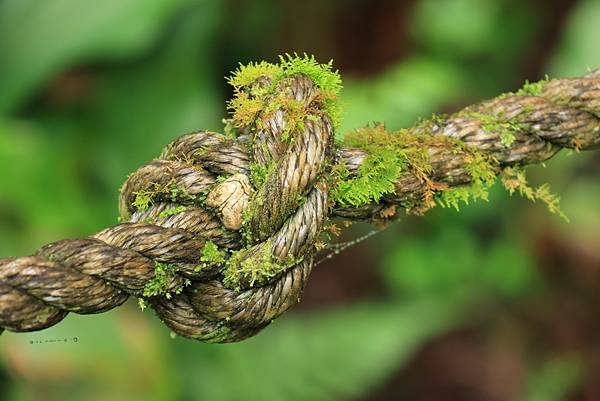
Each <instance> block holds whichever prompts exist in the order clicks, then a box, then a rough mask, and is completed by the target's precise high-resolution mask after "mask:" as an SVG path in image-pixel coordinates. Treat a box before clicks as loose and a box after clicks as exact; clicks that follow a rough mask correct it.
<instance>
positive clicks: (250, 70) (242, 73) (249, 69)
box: [227, 61, 283, 92]
mask: <svg viewBox="0 0 600 401" xmlns="http://www.w3.org/2000/svg"><path fill="white" fill-rule="evenodd" d="M282 74H283V69H282V68H281V67H280V66H278V65H275V64H271V63H268V62H266V61H261V62H258V63H254V62H250V63H248V64H246V65H244V64H241V63H240V66H239V67H238V69H237V70H235V71H234V72H232V73H231V76H230V77H228V78H227V82H228V83H229V84H230V85H231V86H233V89H234V90H235V91H236V92H239V91H241V90H242V89H243V88H245V87H247V86H249V85H250V84H252V83H253V82H255V81H256V80H257V79H259V78H261V77H268V78H271V79H275V78H277V77H279V76H281V75H282Z"/></svg>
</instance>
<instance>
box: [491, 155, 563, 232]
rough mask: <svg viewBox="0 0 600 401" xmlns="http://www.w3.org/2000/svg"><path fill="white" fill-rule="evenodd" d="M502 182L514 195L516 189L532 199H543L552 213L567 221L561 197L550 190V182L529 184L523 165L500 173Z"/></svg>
mask: <svg viewBox="0 0 600 401" xmlns="http://www.w3.org/2000/svg"><path fill="white" fill-rule="evenodd" d="M500 178H501V181H502V184H503V185H504V187H505V188H506V190H507V191H508V192H509V193H510V194H511V195H512V194H513V193H514V192H515V191H518V192H519V194H520V195H521V196H523V197H525V198H527V199H529V200H530V201H533V202H535V201H538V200H539V201H541V202H543V203H545V204H546V206H547V208H548V210H549V211H550V213H553V214H556V215H558V216H559V217H561V218H562V219H563V220H565V221H569V218H568V217H567V216H566V215H565V214H564V213H563V211H562V210H561V208H560V198H559V197H558V196H557V195H555V194H553V193H552V192H551V191H550V186H549V185H548V184H542V185H540V186H539V187H537V188H533V187H531V186H529V184H528V183H527V177H526V174H525V170H524V169H523V168H522V167H507V168H505V169H504V170H503V171H502V173H501V175H500Z"/></svg>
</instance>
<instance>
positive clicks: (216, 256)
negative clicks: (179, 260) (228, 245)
mask: <svg viewBox="0 0 600 401" xmlns="http://www.w3.org/2000/svg"><path fill="white" fill-rule="evenodd" d="M226 257H227V252H226V251H224V250H222V249H219V247H218V246H217V244H215V243H214V242H212V241H206V243H205V244H204V247H203V248H202V255H201V256H200V261H201V262H203V263H202V264H201V265H199V266H197V267H196V270H197V271H201V270H202V269H203V268H205V267H208V266H215V265H216V266H220V265H223V264H224V263H225V260H226Z"/></svg>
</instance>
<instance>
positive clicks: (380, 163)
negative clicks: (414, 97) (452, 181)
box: [331, 124, 437, 207]
mask: <svg viewBox="0 0 600 401" xmlns="http://www.w3.org/2000/svg"><path fill="white" fill-rule="evenodd" d="M422 140H424V137H419V136H417V135H415V134H412V133H409V132H408V131H398V132H388V131H386V130H385V127H384V126H383V125H380V124H379V125H375V126H373V127H366V128H361V129H359V130H356V131H353V132H351V133H350V134H348V135H346V137H345V138H344V140H343V142H342V145H344V146H347V147H351V148H359V149H361V150H364V151H365V152H366V153H367V155H368V156H367V158H366V159H365V161H364V162H363V163H362V164H361V166H360V169H359V171H358V174H356V175H351V174H350V172H349V171H348V169H347V168H346V167H345V166H343V165H337V166H334V167H333V171H332V173H333V176H334V181H335V182H334V184H333V186H332V190H331V195H332V198H333V200H334V202H335V203H337V204H338V205H340V206H342V207H360V206H363V205H365V204H369V203H372V202H375V203H376V202H379V201H380V200H381V198H382V197H383V196H384V195H386V194H390V193H393V192H394V191H395V184H396V182H397V181H398V177H399V176H400V173H401V172H402V171H404V170H408V169H411V170H413V171H414V172H416V173H417V174H420V173H423V174H424V173H426V172H429V171H430V170H431V166H430V165H429V157H428V154H427V148H426V146H424V144H423V143H422ZM432 140H433V138H432ZM436 140H437V139H436Z"/></svg>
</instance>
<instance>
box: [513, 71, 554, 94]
mask: <svg viewBox="0 0 600 401" xmlns="http://www.w3.org/2000/svg"><path fill="white" fill-rule="evenodd" d="M548 82H550V77H548V75H546V76H545V78H544V79H542V80H540V81H537V82H529V81H525V84H524V85H523V87H522V88H521V89H519V90H518V91H517V93H516V95H518V96H539V95H540V93H542V91H543V90H544V87H545V86H546V84H547V83H548Z"/></svg>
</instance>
